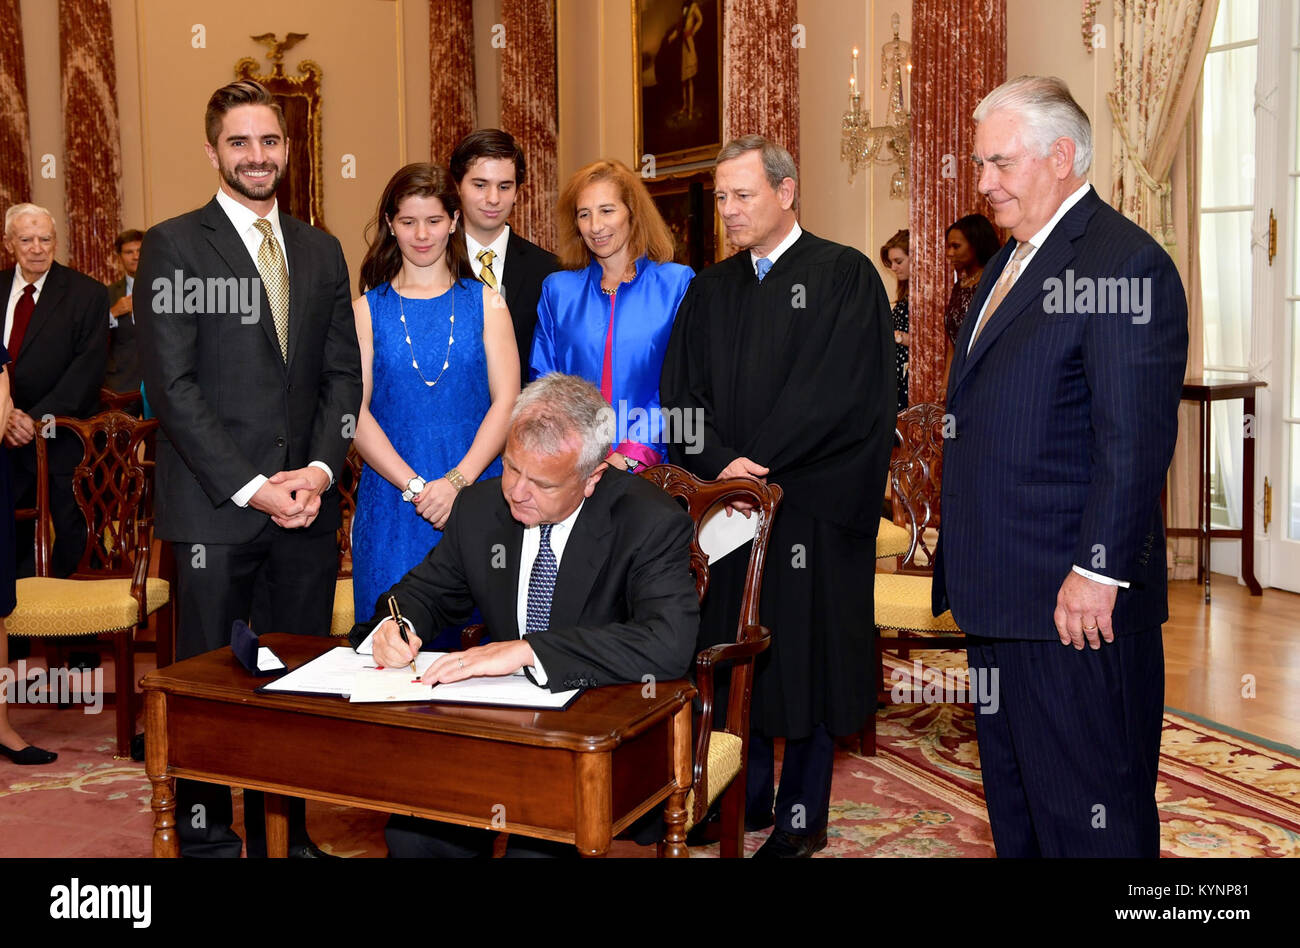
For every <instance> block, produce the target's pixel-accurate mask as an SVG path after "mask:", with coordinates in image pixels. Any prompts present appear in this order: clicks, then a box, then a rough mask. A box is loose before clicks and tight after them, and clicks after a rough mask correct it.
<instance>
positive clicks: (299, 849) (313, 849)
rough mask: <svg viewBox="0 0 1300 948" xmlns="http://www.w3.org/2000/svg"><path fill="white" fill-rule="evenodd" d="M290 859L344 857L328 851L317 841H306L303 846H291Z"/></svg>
mask: <svg viewBox="0 0 1300 948" xmlns="http://www.w3.org/2000/svg"><path fill="white" fill-rule="evenodd" d="M289 858H290V859H342V858H343V857H342V856H336V855H334V854H333V853H327V852H325V850H323V849H320V848H319V847H317V845H316V844H315V843H306V844H304V845H302V846H290V847H289Z"/></svg>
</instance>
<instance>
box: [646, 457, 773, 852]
mask: <svg viewBox="0 0 1300 948" xmlns="http://www.w3.org/2000/svg"><path fill="white" fill-rule="evenodd" d="M639 476H641V477H644V478H645V479H646V480H649V481H652V482H653V483H655V484H658V485H659V486H660V487H661V488H663V489H664V490H665V491H667V492H668V493H669V494H670V495H672V496H673V497H675V498H677V499H678V500H679V501H680V502H682V503H683V504H684V505H685V506H686V511H687V513H689V514H690V517H691V521H692V522H693V523H694V525H695V531H694V536H693V537H692V539H691V572H692V573H693V574H694V576H695V591H696V593H698V594H699V597H700V601H701V602H703V600H704V596H705V594H706V593H707V592H708V589H709V561H708V557H707V556H706V555H705V554H704V552H703V551H702V550H701V549H700V527H701V525H702V524H703V523H704V521H705V519H706V518H707V517H708V515H709V514H710V513H711V512H713V511H719V514H718V515H719V516H722V515H723V514H721V509H722V508H723V507H724V506H726V505H727V504H730V503H732V502H734V501H742V502H745V503H749V504H752V505H753V506H754V507H755V508H756V509H755V512H754V514H753V515H754V516H756V517H757V518H758V524H757V532H756V534H755V536H754V542H753V544H752V545H751V546H750V551H749V565H748V568H747V570H746V572H745V587H744V592H743V593H742V597H741V604H740V620H739V622H738V624H737V628H736V640H735V641H734V642H726V643H723V644H721V645H712V646H709V647H708V648H705V649H703V650H701V651H700V653H699V654H698V655H696V656H695V687H696V689H697V690H698V692H699V701H700V716H699V719H698V720H699V726H698V729H697V733H696V736H695V757H694V771H693V773H692V779H691V792H690V794H689V795H688V796H687V798H686V828H685V829H686V831H687V832H689V831H690V829H691V827H693V826H694V825H695V824H696V823H699V822H700V821H702V820H703V819H704V815H705V814H706V813H707V812H708V810H709V808H710V807H711V806H713V804H714V802H715V801H717V800H718V799H719V797H721V801H722V802H721V814H720V815H721V824H722V838H721V855H722V857H723V858H724V859H727V858H739V857H740V856H742V855H743V853H744V841H745V773H746V770H747V768H748V764H749V710H750V699H751V697H752V695H753V690H754V658H755V656H757V655H758V654H759V653H760V652H762V651H763V650H764V649H766V648H767V647H768V645H769V644H771V640H772V633H771V631H770V630H769V629H767V628H765V627H764V626H763V625H761V624H760V623H759V615H758V607H759V598H760V594H761V592H762V586H763V568H764V563H765V561H766V559H767V545H768V541H769V540H770V538H771V532H772V518H773V517H774V516H775V514H776V510H777V507H778V506H780V503H781V488H780V487H778V486H777V485H776V484H761V483H759V482H758V481H755V480H751V479H749V478H745V477H735V478H728V479H727V480H721V481H702V480H700V479H699V478H697V477H695V476H694V475H692V474H691V473H689V472H688V471H685V470H683V469H681V468H679V467H675V466H673V465H671V464H660V465H656V466H654V467H650V468H647V469H645V470H644V471H641V472H640V474H639ZM723 665H730V666H731V678H730V683H729V685H728V688H727V711H726V717H725V719H724V721H723V724H722V728H721V730H715V729H714V723H713V720H714V701H715V695H716V690H717V685H716V683H715V681H714V674H715V670H716V669H718V668H719V667H721V666H723Z"/></svg>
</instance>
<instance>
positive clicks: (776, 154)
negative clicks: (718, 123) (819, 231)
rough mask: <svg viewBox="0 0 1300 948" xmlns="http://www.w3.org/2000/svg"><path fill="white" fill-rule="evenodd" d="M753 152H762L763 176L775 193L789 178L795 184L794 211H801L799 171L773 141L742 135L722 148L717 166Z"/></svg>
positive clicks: (791, 159)
mask: <svg viewBox="0 0 1300 948" xmlns="http://www.w3.org/2000/svg"><path fill="white" fill-rule="evenodd" d="M751 151H757V152H760V153H761V155H762V160H763V174H764V175H766V176H767V183H768V184H770V185H771V186H772V190H773V191H775V190H776V189H777V188H779V187H780V186H781V182H782V181H784V180H785V179H786V178H789V179H790V180H791V181H793V182H794V209H795V210H796V211H797V210H799V169H798V168H797V167H795V163H794V158H793V157H792V156H791V154H790V153H789V152H788V151H786V150H785V149H784V148H782V147H781V146H780V145H778V144H777V143H776V142H774V141H772V140H771V139H768V138H764V137H763V136H762V135H741V136H740V137H739V138H733V139H732V140H731V141H729V142H727V144H725V145H723V146H722V150H721V151H720V152H718V157H717V160H716V162H715V163H716V164H719V165H720V164H722V163H723V162H724V161H731V160H733V159H735V158H739V157H740V156H741V155H744V154H747V153H749V152H751Z"/></svg>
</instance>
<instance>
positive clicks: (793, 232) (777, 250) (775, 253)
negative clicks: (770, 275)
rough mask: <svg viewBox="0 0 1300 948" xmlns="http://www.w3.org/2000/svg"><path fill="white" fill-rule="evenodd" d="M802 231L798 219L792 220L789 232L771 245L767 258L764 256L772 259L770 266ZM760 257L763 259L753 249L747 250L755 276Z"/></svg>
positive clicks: (774, 264) (773, 264)
mask: <svg viewBox="0 0 1300 948" xmlns="http://www.w3.org/2000/svg"><path fill="white" fill-rule="evenodd" d="M802 233H803V228H802V227H800V226H799V222H798V221H795V222H794V226H793V227H792V228H790V233H788V234H786V235H785V237H784V239H782V241H781V242H780V243H779V244H777V245H776V246H775V247H773V248H772V252H771V253H769V254H768V255H767V258H766V259H768V260H771V261H772V266H776V261H777V260H779V259H780V257H781V254H783V253H785V252H786V251H787V250H789V249H790V247H791V245H792V244H793V243H794V242H795V241H796V240H798V239H799V236H800V235H801V234H802ZM762 259H764V258H763V257H761V256H759V255H758V254H756V253H754V251H752V250H751V251H750V252H749V262H750V264H751V265H752V266H753V268H754V275H755V276H757V275H758V261H760V260H762Z"/></svg>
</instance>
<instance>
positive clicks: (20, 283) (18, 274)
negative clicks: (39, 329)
mask: <svg viewBox="0 0 1300 948" xmlns="http://www.w3.org/2000/svg"><path fill="white" fill-rule="evenodd" d="M49 275H50V271H49V270H46V271H45V272H44V273H42V274H41V275H40V276H39V277H37V278H36V283H35V284H34V285H35V287H36V292H35V293H33V294H32V302H33V303H39V302H40V301H41V290H42V289H44V288H45V278H46V277H47V276H49ZM25 289H27V278H26V277H25V276H23V268H22V267H20V266H16V265H15V266H14V283H13V286H12V287H10V288H9V305H8V306H7V307H6V308H5V348H6V349H7V348H9V334H10V333H11V332H13V331H14V307H16V306H17V305H18V300H19V298H20V297H21V296H22V295H23V290H25ZM27 329H28V331H29V332H30V331H31V326H30V325H28V327H27Z"/></svg>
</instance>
